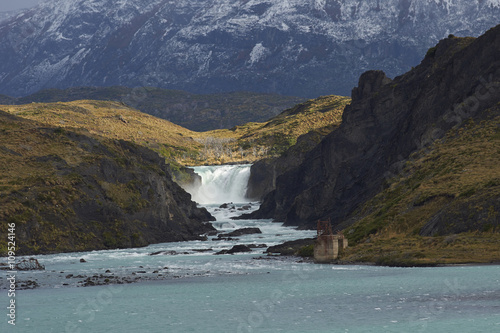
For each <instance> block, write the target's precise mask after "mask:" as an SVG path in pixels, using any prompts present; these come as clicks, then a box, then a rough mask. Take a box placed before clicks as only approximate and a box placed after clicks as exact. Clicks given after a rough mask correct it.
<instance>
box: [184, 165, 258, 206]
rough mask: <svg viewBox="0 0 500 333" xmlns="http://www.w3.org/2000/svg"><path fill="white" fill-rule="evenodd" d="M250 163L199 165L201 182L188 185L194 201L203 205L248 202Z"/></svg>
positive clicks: (198, 171) (187, 189)
mask: <svg viewBox="0 0 500 333" xmlns="http://www.w3.org/2000/svg"><path fill="white" fill-rule="evenodd" d="M250 166H251V165H250V164H240V165H223V166H220V165H219V166H198V167H193V170H194V171H195V172H196V173H197V174H198V175H200V176H201V179H202V181H201V184H198V185H197V186H196V185H194V186H190V187H186V188H185V190H186V191H187V192H189V193H190V194H191V196H192V198H193V200H194V201H196V202H197V203H199V204H201V205H209V204H222V203H229V202H234V203H243V202H248V199H246V198H245V194H246V191H247V186H248V178H249V177H250Z"/></svg>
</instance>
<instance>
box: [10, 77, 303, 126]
mask: <svg viewBox="0 0 500 333" xmlns="http://www.w3.org/2000/svg"><path fill="white" fill-rule="evenodd" d="M76 100H104V101H117V102H123V103H125V104H127V105H129V106H131V107H133V108H136V109H139V110H141V111H142V112H145V113H147V114H150V115H153V116H156V117H158V118H162V119H166V120H169V121H171V122H173V123H175V124H178V125H180V126H183V127H185V128H189V129H191V130H193V131H208V130H212V129H220V128H230V127H233V126H236V125H242V124H245V123H247V122H255V121H257V122H261V121H267V120H268V119H269V118H271V117H274V116H275V115H277V114H279V113H280V112H281V111H282V110H284V109H286V108H289V107H292V106H293V105H295V104H297V103H300V102H302V101H304V99H303V98H299V97H292V96H282V95H278V94H264V93H253V92H244V91H240V92H231V93H218V94H205V95H203V94H192V93H189V92H186V91H181V90H170V89H161V88H153V87H140V88H127V87H121V86H114V87H76V88H68V89H46V90H41V91H39V92H37V93H35V94H32V95H29V96H26V97H22V98H17V99H16V98H11V97H8V96H0V104H2V103H3V104H29V103H31V102H39V103H52V102H68V101H76Z"/></svg>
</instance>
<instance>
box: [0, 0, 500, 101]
mask: <svg viewBox="0 0 500 333" xmlns="http://www.w3.org/2000/svg"><path fill="white" fill-rule="evenodd" d="M499 15H500V1H499V0H385V1H380V0H365V1H359V0H329V1H324V0H286V1H284V0H244V1H243V0H176V1H169V0H128V1H119V2H117V1H115V0H46V1H43V2H42V3H41V4H40V6H38V7H35V8H33V9H30V10H28V11H25V12H22V13H20V14H18V15H15V16H13V17H11V18H9V19H7V20H5V21H2V22H0V59H1V60H2V61H1V62H0V92H1V93H2V94H7V95H12V96H16V97H17V96H24V95H27V94H30V93H33V92H35V91H38V90H40V89H43V88H54V87H56V88H67V87H74V86H112V85H123V86H128V87H132V88H133V87H137V86H148V87H151V86H152V87H162V88H174V89H183V90H188V91H192V92H202V93H213V92H221V91H235V90H247V91H259V92H277V93H281V94H285V95H292V96H303V97H316V96H319V95H325V94H331V93H335V94H340V95H347V94H349V92H350V90H351V88H352V87H353V86H354V85H355V84H356V81H357V79H358V77H359V75H360V74H361V73H362V72H364V71H366V70H369V69H381V70H384V71H385V72H386V73H387V75H388V76H389V77H394V76H395V75H399V74H401V73H403V72H405V71H407V70H408V69H409V68H410V67H411V66H415V65H416V64H417V63H418V61H419V60H420V59H421V57H422V56H423V55H424V54H425V52H426V50H427V49H428V48H429V47H430V46H432V45H434V44H435V43H436V42H437V41H438V40H439V39H441V38H444V37H446V36H447V35H448V34H450V33H453V34H456V35H457V36H479V35H480V34H482V33H483V32H484V31H485V30H486V29H488V28H489V27H491V26H493V25H495V24H498V17H499Z"/></svg>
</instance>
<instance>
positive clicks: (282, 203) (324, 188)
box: [253, 26, 500, 227]
mask: <svg viewBox="0 0 500 333" xmlns="http://www.w3.org/2000/svg"><path fill="white" fill-rule="evenodd" d="M498 54H500V26H497V27H495V28H493V29H490V30H489V31H488V32H486V33H485V34H484V35H483V36H481V37H479V38H477V39H474V38H455V37H454V36H449V38H447V39H444V40H442V41H440V42H439V43H438V44H437V46H436V47H434V48H431V49H430V50H429V51H428V52H427V55H426V57H425V59H424V60H423V61H422V62H421V64H420V65H419V66H417V67H416V68H414V69H413V70H411V71H410V72H408V73H406V74H404V75H402V76H399V77H396V78H395V79H394V80H390V79H389V78H387V77H386V75H385V74H384V73H383V72H382V71H369V72H366V73H364V74H363V75H362V76H361V77H360V79H359V84H358V87H356V88H354V89H353V91H352V104H351V105H350V106H347V107H346V109H345V111H344V114H343V119H342V124H341V125H340V127H339V128H338V129H337V130H335V131H333V132H332V133H331V134H330V135H328V136H327V137H326V138H325V139H324V140H322V141H321V143H320V144H319V145H317V146H316V147H315V148H314V149H313V150H312V151H311V152H310V153H308V154H307V155H306V156H305V158H304V161H303V163H302V164H300V165H299V166H298V167H296V168H294V169H293V170H290V171H288V172H286V173H285V174H283V175H281V176H279V177H278V178H277V179H276V189H275V190H274V191H272V192H271V193H269V194H268V195H266V197H265V198H264V200H263V203H262V206H261V208H260V210H259V211H257V212H255V213H254V214H253V217H262V218H270V217H272V218H274V219H275V220H279V221H285V223H286V224H287V225H299V226H302V227H314V223H315V221H316V220H317V219H325V218H331V219H332V222H333V224H334V226H337V225H339V224H340V223H342V222H346V221H347V220H348V219H349V216H350V214H352V213H353V212H354V211H355V209H356V208H357V207H358V206H359V205H360V204H361V203H363V202H365V201H366V200H367V199H369V198H371V197H372V196H374V195H375V194H376V193H377V192H379V191H380V190H381V189H382V188H383V186H384V184H385V182H386V180H388V179H390V178H391V177H393V176H395V175H397V174H398V172H399V171H400V170H401V168H402V166H403V165H404V163H405V161H406V160H407V159H408V157H409V156H410V154H412V153H413V152H415V151H418V150H421V149H423V148H425V147H427V146H429V145H430V144H431V143H432V142H434V141H435V140H438V139H440V138H442V137H443V136H444V134H445V133H446V132H447V131H448V130H450V129H451V128H454V127H459V126H461V125H462V124H463V123H464V122H465V121H466V120H468V119H470V118H473V119H481V118H482V117H484V113H483V111H484V110H486V109H488V108H490V107H492V106H494V105H496V104H497V103H498V102H499V101H500V83H499V81H500V60H499V59H498Z"/></svg>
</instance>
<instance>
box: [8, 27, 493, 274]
mask: <svg viewBox="0 0 500 333" xmlns="http://www.w3.org/2000/svg"><path fill="white" fill-rule="evenodd" d="M499 45H500V27H496V28H494V29H491V30H490V31H489V32H487V33H486V34H485V36H482V37H480V38H478V39H474V38H456V37H454V36H450V37H449V38H448V39H446V40H443V41H441V42H440V44H438V45H437V46H436V47H435V48H431V49H430V50H429V52H428V54H427V56H426V58H425V59H424V60H423V61H422V64H421V65H419V66H418V67H417V68H415V69H413V70H411V71H410V72H408V73H406V74H404V75H403V76H401V77H398V78H395V79H394V80H390V79H388V78H387V77H385V75H384V74H383V73H381V72H376V71H372V72H367V73H365V74H363V76H362V77H361V78H360V83H359V86H358V87H357V88H355V89H354V90H353V98H352V100H351V98H348V97H340V96H334V95H331V96H323V97H319V98H317V99H312V100H309V101H306V102H303V103H301V104H298V105H296V106H295V107H292V108H289V109H287V110H285V111H283V112H282V113H280V114H279V115H277V116H275V117H273V118H271V119H270V120H268V121H265V122H249V123H246V124H242V125H237V126H234V127H232V128H230V129H217V130H211V131H205V132H195V131H192V130H188V129H186V128H183V127H181V126H179V125H175V124H173V123H171V122H169V121H166V120H163V119H159V118H156V117H154V116H151V115H147V114H145V113H142V112H140V111H139V110H137V109H134V108H132V107H129V106H127V105H126V104H124V103H121V102H115V101H102V100H99V101H97V100H75V101H68V102H54V103H29V104H24V105H2V106H0V110H1V112H0V138H1V141H0V142H1V144H0V156H1V159H0V174H1V178H0V219H1V220H3V221H7V222H15V223H16V225H17V226H18V230H19V232H18V241H19V244H20V246H19V254H37V253H54V252H70V251H87V250H94V249H107V248H123V247H137V246H145V245H148V244H151V243H155V242H167V241H178V240H191V239H197V237H199V236H198V235H200V234H202V233H204V232H209V231H210V230H211V228H212V227H211V226H210V225H209V224H207V223H206V222H207V221H209V220H210V218H211V216H209V215H210V214H208V212H207V211H206V210H205V209H203V208H198V207H196V205H195V204H194V203H192V202H190V200H189V198H188V197H187V196H188V194H187V193H185V192H184V191H183V190H182V189H181V188H180V187H179V186H178V185H177V183H181V184H182V183H186V182H190V181H192V178H193V177H195V176H194V175H193V174H192V172H190V171H189V170H188V169H186V168H185V166H195V165H204V164H227V163H254V167H252V169H253V170H252V177H254V178H253V179H252V177H251V180H250V184H249V191H250V192H251V193H252V194H251V195H250V197H251V198H252V199H258V200H262V206H261V209H260V210H259V211H257V212H256V213H255V214H254V215H253V217H254V218H274V219H275V220H276V221H284V222H285V224H287V225H296V226H299V227H301V228H313V227H314V224H315V222H316V221H317V220H318V219H320V218H323V217H333V220H332V221H333V222H334V228H335V229H336V230H343V233H344V235H346V236H347V237H348V238H349V241H350V247H349V248H348V249H347V250H346V252H345V253H344V254H343V256H342V258H341V260H340V261H339V262H341V263H352V262H355V263H377V264H381V265H395V266H419V265H437V264H463V263H492V262H500V246H499V245H500V201H499V198H500V150H499V147H500V144H499V143H500V99H499V94H498V91H499V89H498V86H499V77H498V74H499V73H500V69H499V68H498V61H496V62H495V61H494V59H493V60H492V59H490V58H488V56H489V55H491V54H498V53H496V52H497V51H498V49H499ZM475 53H480V54H481V57H482V58H478V59H476V60H474V66H472V67H474V68H471V69H470V71H471V72H472V71H475V72H474V74H473V77H472V76H471V77H465V78H462V79H461V80H462V81H464V82H465V81H466V80H469V81H471V82H473V83H474V82H482V81H480V79H479V78H480V77H483V78H484V77H486V78H487V83H482V86H481V87H482V88H483V90H484V89H486V90H488V91H490V92H492V93H491V94H490V95H489V97H488V100H486V99H484V100H481V103H480V105H479V106H478V108H477V110H475V112H474V113H470V112H469V113H463V112H462V113H461V114H460V115H461V116H462V117H461V118H460V121H454V122H451V121H446V119H444V118H443V117H444V116H446V114H445V111H446V110H449V109H450V108H452V110H453V108H454V106H456V105H462V110H463V108H464V106H463V105H466V103H467V101H468V99H467V98H469V101H470V96H474V95H473V94H474V92H477V91H479V90H478V89H482V88H481V87H479V86H477V85H474V84H469V85H467V84H466V83H461V82H462V81H460V82H458V83H457V82H455V81H453V80H452V79H450V77H451V76H450V74H449V73H450V71H452V70H454V69H450V68H452V67H453V66H458V65H457V64H460V65H461V66H465V65H463V64H464V63H466V62H468V61H469V62H472V60H470V59H472V56H473V54H475ZM463 75H465V76H467V75H469V72H464V73H463ZM471 75H472V74H471ZM426 80H427V81H426ZM433 85H435V86H436V87H435V89H434V90H433V89H431V88H432V87H431V86H433ZM459 89H461V90H460V91H459ZM436 90H439V91H440V92H439V93H436V92H435V91H436ZM450 91H452V93H449V94H450V96H451V94H453V96H451V97H450V96H446V97H442V96H443V94H444V93H446V92H450ZM415 92H416V93H415ZM418 93H421V95H418ZM436 96H437V97H436ZM425 99H427V101H426V100H425ZM408 101H410V102H411V103H413V104H411V103H410V102H408ZM426 103H427V104H426ZM410 104H411V105H418V108H417V109H415V110H417V111H418V112H417V111H415V112H416V113H413V114H412V113H410V112H409V113H408V118H405V119H406V120H405V119H403V116H401V115H402V114H403V111H401V113H399V114H394V115H392V114H390V112H389V111H387V110H396V109H398V108H400V109H401V110H406V109H405V108H406V106H405V105H410ZM401 105H403V106H401ZM455 110H457V109H456V108H455ZM391 112H392V111H391ZM404 112H406V111H404ZM455 114H456V113H453V114H452V115H455ZM443 115H444V116H443ZM391 117H392V118H391ZM419 117H420V118H419ZM400 119H403V120H402V121H400ZM443 119H444V120H443ZM360 124H361V125H360ZM445 125H446V126H445ZM452 125H453V126H452ZM433 128H436V129H439V133H438V134H436V133H437V131H434V132H433V131H432V129H433ZM363 129H365V130H366V132H362V130H363ZM429 133H432V134H429ZM415 138H418V139H415ZM414 139H415V140H416V141H418V144H415V142H416V141H415V140H414ZM384 140H385V141H384ZM397 140H399V141H397ZM405 140H407V141H408V143H406V141H405ZM411 140H413V142H411ZM398 145H399V146H398ZM370 147H375V148H374V150H371V148H370ZM348 153H349V154H351V155H349V156H351V157H349V158H347V157H346V156H347V155H345V154H348ZM332 166H333V167H332ZM332 168H333V171H332V170H331V169H332ZM337 169H338V170H341V171H339V173H338V174H341V175H343V176H342V177H343V178H341V179H340V178H339V179H334V178H332V177H333V176H331V173H332V172H335V170H337ZM270 170H272V172H271V171H270ZM358 170H362V171H363V170H366V172H365V173H363V175H364V176H363V177H364V178H362V179H361V180H360V179H357V178H355V176H356V175H357V173H358V172H360V171H358ZM381 170H382V171H381ZM363 172H364V171H363ZM170 175H172V177H173V179H174V180H175V182H174V181H173V180H172V178H171V176H170ZM315 177H316V178H317V177H323V178H321V179H320V180H318V182H317V183H314V182H316V181H317V179H316V178H315ZM335 177H337V176H335ZM370 177H371V178H370ZM369 178H370V179H369ZM324 180H326V181H324ZM271 184H273V185H271ZM321 184H323V185H321ZM338 184H341V185H342V184H343V185H342V186H343V187H342V188H341V189H342V193H351V195H352V196H351V197H349V198H344V197H341V195H340V194H335V193H336V192H335V189H336V186H340V185H338ZM313 185H314V186H313ZM321 186H322V187H321ZM327 191H328V193H327ZM322 194H325V196H324V197H327V196H328V195H330V196H332V198H331V199H328V200H329V201H324V202H321V200H316V202H315V205H316V206H314V207H313V205H312V204H311V205H309V206H308V204H309V203H308V200H309V198H310V200H315V199H314V198H317V197H318V196H321V195H322ZM292 195H293V196H292ZM324 197H323V198H324ZM304 198H306V199H304ZM323 198H321V197H320V199H323ZM325 200H326V199H325ZM165 203H166V205H165ZM319 204H322V205H324V207H323V206H322V207H318V206H317V205H319ZM311 207H313V208H311ZM332 207H348V208H345V212H344V211H340V210H338V209H337V210H335V211H334V210H333V208H332ZM343 209H344V208H343ZM336 214H337V215H336ZM341 214H343V215H341ZM165 220H168V221H169V223H168V225H167V224H165V223H162V221H165ZM297 221H299V222H297ZM6 226H7V224H6V223H4V224H2V225H1V228H2V234H4V233H5V234H6ZM309 250H310V247H309ZM0 252H2V253H6V248H5V247H3V248H0ZM297 252H300V253H301V254H305V255H307V252H308V251H307V249H304V248H301V249H297Z"/></svg>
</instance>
